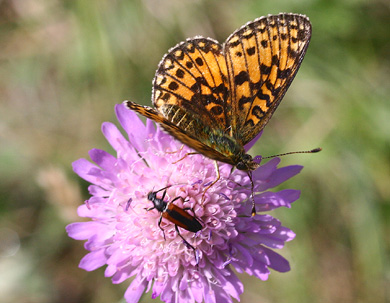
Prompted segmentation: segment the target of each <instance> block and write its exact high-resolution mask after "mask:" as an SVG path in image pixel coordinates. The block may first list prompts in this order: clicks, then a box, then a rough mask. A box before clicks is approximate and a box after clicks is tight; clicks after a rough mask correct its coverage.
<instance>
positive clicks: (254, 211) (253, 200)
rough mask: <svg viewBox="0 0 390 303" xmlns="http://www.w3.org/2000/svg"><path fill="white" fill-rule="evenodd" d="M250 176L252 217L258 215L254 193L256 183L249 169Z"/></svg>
mask: <svg viewBox="0 0 390 303" xmlns="http://www.w3.org/2000/svg"><path fill="white" fill-rule="evenodd" d="M248 177H249V179H250V180H251V198H252V217H253V216H254V215H256V204H255V197H254V194H253V190H254V184H253V179H252V172H251V171H248Z"/></svg>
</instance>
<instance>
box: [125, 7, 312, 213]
mask: <svg viewBox="0 0 390 303" xmlns="http://www.w3.org/2000/svg"><path fill="white" fill-rule="evenodd" d="M310 37H311V24H310V21H309V19H308V18H307V17H306V16H303V15H298V14H285V13H282V14H279V15H268V16H267V17H261V18H259V19H256V20H255V21H253V22H249V23H247V24H245V25H244V26H242V27H241V28H240V29H238V30H236V31H235V32H234V33H233V34H231V35H230V37H229V38H228V39H227V40H226V42H225V43H224V44H223V45H221V44H220V43H218V42H217V41H215V40H213V39H210V38H203V37H195V38H192V39H187V40H186V41H184V42H181V43H179V44H178V45H176V46H175V47H173V48H172V49H170V50H169V51H168V53H167V54H166V55H165V56H164V57H163V59H162V60H161V62H160V64H159V67H158V70H157V72H156V75H155V78H154V81H153V94H152V100H153V105H154V106H155V108H151V107H147V106H142V105H139V104H136V103H134V102H131V101H125V102H124V103H125V105H126V106H127V107H128V108H129V109H131V110H134V111H136V112H138V113H139V114H141V115H143V116H145V117H147V118H149V119H152V120H154V121H156V122H158V123H160V125H161V126H162V127H163V128H164V129H165V130H166V131H167V132H169V133H170V134H171V135H173V136H174V137H176V138H177V139H178V140H180V141H181V142H183V143H184V144H186V145H188V146H189V147H191V148H193V149H195V150H196V151H197V152H199V153H201V154H203V155H205V156H207V157H209V158H211V159H214V160H217V161H221V162H225V163H228V164H231V165H233V166H235V167H237V169H240V170H244V171H247V172H248V175H249V177H250V178H251V173H250V172H251V171H252V170H255V169H256V168H258V167H259V164H258V163H257V162H255V161H254V160H253V159H252V157H251V156H250V155H249V154H247V153H246V152H245V150H244V146H245V145H246V144H247V143H248V142H250V141H251V140H252V139H253V138H255V137H256V135H257V134H258V133H259V132H260V131H261V130H262V129H263V128H264V127H265V125H266V124H267V123H268V121H269V119H270V118H271V116H272V114H273V113H274V111H275V109H276V108H277V107H278V105H279V103H280V102H281V100H282V98H283V96H284V94H285V93H286V91H287V89H288V87H289V86H290V84H291V82H292V80H293V79H294V77H295V75H296V73H297V71H298V69H299V67H300V65H301V62H302V60H303V57H304V55H305V53H306V49H307V47H308V45H309V41H310ZM218 178H219V174H218ZM251 179H252V178H251ZM217 180H218V179H217ZM215 182H216V181H215ZM215 182H214V183H215ZM214 183H213V184H214ZM252 197H253V182H252ZM255 213H256V210H255V206H254V201H253V209H252V214H255Z"/></svg>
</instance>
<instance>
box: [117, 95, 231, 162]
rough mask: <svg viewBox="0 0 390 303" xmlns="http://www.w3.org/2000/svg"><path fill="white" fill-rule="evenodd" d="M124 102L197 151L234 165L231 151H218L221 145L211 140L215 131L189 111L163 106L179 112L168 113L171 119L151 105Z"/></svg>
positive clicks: (167, 109)
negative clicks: (211, 135)
mask: <svg viewBox="0 0 390 303" xmlns="http://www.w3.org/2000/svg"><path fill="white" fill-rule="evenodd" d="M124 104H125V106H126V107H127V108H129V109H131V110H133V111H136V112H137V113H139V114H141V115H142V116H144V117H146V118H148V119H151V120H153V121H155V122H157V123H159V124H160V125H161V126H162V127H163V128H164V130H166V131H167V132H168V133H169V134H171V135H172V136H174V137H175V138H176V139H178V140H179V141H181V142H182V143H184V144H186V145H188V146H190V147H191V148H193V149H195V150H196V151H197V152H199V153H201V154H203V155H206V156H207V157H209V158H211V159H214V160H217V161H221V162H225V163H229V164H232V165H234V162H233V161H232V157H233V154H231V151H230V152H229V151H228V150H222V152H223V153H221V152H219V151H218V149H219V147H218V146H216V145H215V144H212V142H210V134H211V133H213V131H211V130H209V128H208V126H207V125H203V123H202V121H199V120H197V119H196V118H194V117H191V116H189V115H188V113H184V111H183V110H181V109H180V107H178V106H176V105H163V106H162V107H163V110H164V111H165V110H166V111H171V112H174V111H177V113H178V114H176V115H175V114H174V113H173V114H172V115H171V114H167V116H168V117H170V118H172V119H173V120H170V119H169V118H166V117H165V116H164V115H163V114H161V113H160V112H159V111H157V110H155V109H153V108H151V107H148V106H143V105H139V104H137V103H134V102H132V101H124ZM176 119H178V120H180V121H181V122H180V123H178V120H176ZM199 136H200V137H199ZM207 144H208V145H207Z"/></svg>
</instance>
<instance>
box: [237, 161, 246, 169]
mask: <svg viewBox="0 0 390 303" xmlns="http://www.w3.org/2000/svg"><path fill="white" fill-rule="evenodd" d="M236 167H237V169H239V170H248V166H247V165H246V163H245V162H238V163H237V165H236Z"/></svg>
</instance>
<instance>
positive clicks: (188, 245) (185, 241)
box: [175, 225, 199, 264]
mask: <svg viewBox="0 0 390 303" xmlns="http://www.w3.org/2000/svg"><path fill="white" fill-rule="evenodd" d="M175 229H176V232H177V234H178V235H179V237H180V238H182V240H183V242H184V244H185V245H186V246H187V247H189V248H191V249H192V250H193V251H194V255H195V260H196V264H198V263H199V256H198V254H197V253H196V249H195V247H193V246H192V245H191V244H190V243H188V241H187V240H186V239H184V237H183V236H182V235H181V233H180V231H179V228H178V227H177V225H175Z"/></svg>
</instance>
